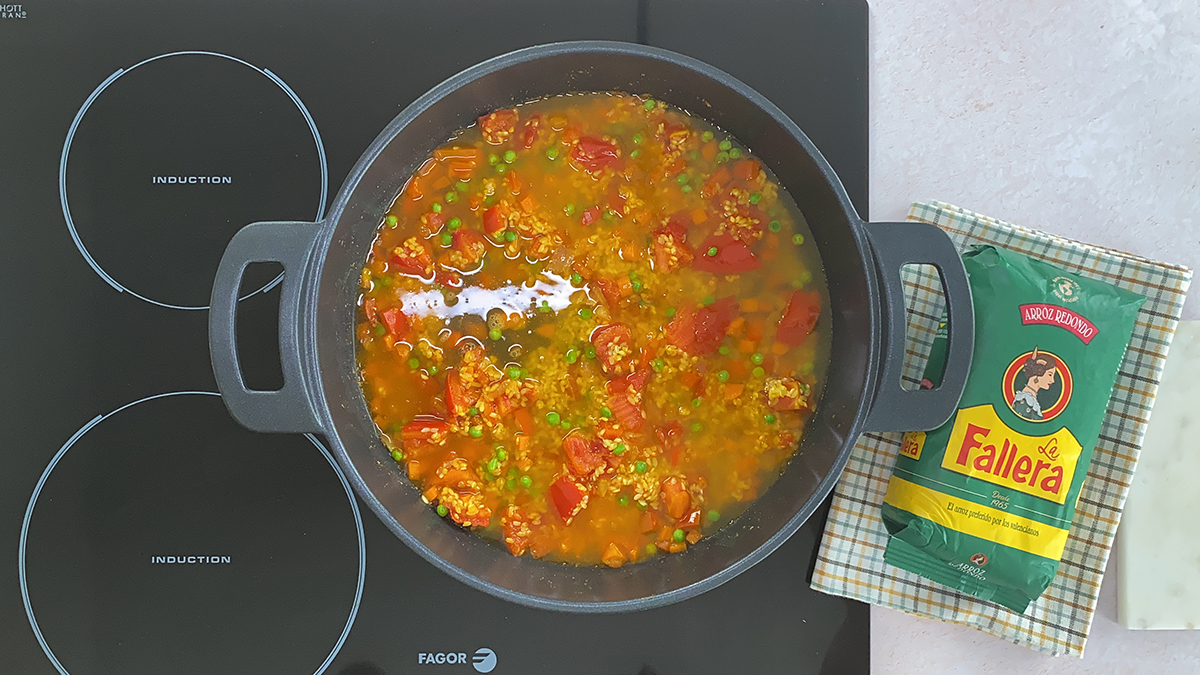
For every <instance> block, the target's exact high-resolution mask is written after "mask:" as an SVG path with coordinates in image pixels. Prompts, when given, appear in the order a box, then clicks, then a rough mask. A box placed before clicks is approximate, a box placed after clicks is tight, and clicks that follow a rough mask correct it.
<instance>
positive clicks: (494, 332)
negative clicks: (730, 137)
mask: <svg viewBox="0 0 1200 675" xmlns="http://www.w3.org/2000/svg"><path fill="white" fill-rule="evenodd" d="M503 336H504V333H502V332H500V329H499V328H493V329H491V330H489V331H488V337H489V338H491V339H492V340H499V339H500V338H501V337H503Z"/></svg>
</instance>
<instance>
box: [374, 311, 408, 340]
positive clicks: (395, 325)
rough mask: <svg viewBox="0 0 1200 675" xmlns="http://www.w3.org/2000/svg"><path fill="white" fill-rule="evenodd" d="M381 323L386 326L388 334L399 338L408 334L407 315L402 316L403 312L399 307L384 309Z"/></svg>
mask: <svg viewBox="0 0 1200 675" xmlns="http://www.w3.org/2000/svg"><path fill="white" fill-rule="evenodd" d="M380 316H381V318H382V319H383V325H384V326H385V327H387V332H388V335H391V336H392V337H393V338H395V339H397V340H399V339H401V338H403V337H405V336H406V335H408V317H407V316H404V312H401V311H400V308H398V307H393V308H391V309H389V310H386V311H384V312H383V313H382V314H381V315H380Z"/></svg>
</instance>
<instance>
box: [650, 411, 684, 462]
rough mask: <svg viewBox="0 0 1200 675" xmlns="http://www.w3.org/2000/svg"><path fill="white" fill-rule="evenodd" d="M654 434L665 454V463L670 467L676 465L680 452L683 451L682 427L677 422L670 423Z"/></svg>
mask: <svg viewBox="0 0 1200 675" xmlns="http://www.w3.org/2000/svg"><path fill="white" fill-rule="evenodd" d="M655 434H656V435H657V436H658V442H659V443H662V446H663V449H664V450H665V451H666V453H667V461H668V462H670V463H671V464H672V465H675V464H678V463H679V454H680V451H681V450H683V425H682V424H680V423H679V422H678V421H671V422H670V423H668V424H667V425H665V426H662V427H659V428H658V430H656V431H655Z"/></svg>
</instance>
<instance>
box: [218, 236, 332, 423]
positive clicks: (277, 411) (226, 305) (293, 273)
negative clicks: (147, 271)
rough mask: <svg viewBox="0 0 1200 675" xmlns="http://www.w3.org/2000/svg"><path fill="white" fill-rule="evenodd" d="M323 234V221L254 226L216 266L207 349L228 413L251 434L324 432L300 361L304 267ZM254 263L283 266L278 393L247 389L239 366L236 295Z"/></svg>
mask: <svg viewBox="0 0 1200 675" xmlns="http://www.w3.org/2000/svg"><path fill="white" fill-rule="evenodd" d="M319 230H320V223H304V222H263V223H251V224H250V225H247V226H245V227H243V228H242V229H240V230H238V232H237V234H235V235H233V238H232V239H230V240H229V245H228V246H226V247H225V253H224V255H222V256H221V263H220V265H218V266H217V276H216V278H215V279H214V281H213V291H212V300H211V303H210V306H209V310H208V345H209V353H210V354H211V357H212V367H213V374H214V375H215V376H216V378H217V389H218V390H219V391H220V392H221V398H222V400H224V401H225V407H226V408H228V409H229V413H230V414H231V415H233V418H234V419H235V420H237V421H238V422H240V423H241V424H242V426H245V427H246V428H248V429H251V430H253V431H270V432H288V433H308V432H319V431H321V427H320V425H319V424H318V423H317V417H316V414H315V413H314V412H313V409H312V405H311V403H310V402H309V400H308V394H307V393H306V392H305V386H304V375H303V372H304V371H303V369H302V367H301V358H300V299H301V290H302V288H303V285H304V269H305V266H306V265H307V264H308V257H309V254H310V253H311V251H312V248H313V244H314V242H315V241H316V237H317V232H318V231H319ZM254 262H278V263H280V264H282V265H283V284H282V288H281V290H280V297H279V361H280V366H281V367H282V369H283V387H282V388H281V389H279V390H277V391H258V390H254V389H248V388H247V387H246V383H245V381H244V380H243V378H242V369H241V366H240V364H239V362H238V354H237V323H236V321H237V303H238V292H239V290H240V289H241V285H242V275H243V274H244V273H245V271H246V266H247V265H249V264H250V263H254Z"/></svg>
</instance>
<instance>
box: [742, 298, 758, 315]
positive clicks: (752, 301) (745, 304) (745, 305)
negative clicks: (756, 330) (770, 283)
mask: <svg viewBox="0 0 1200 675" xmlns="http://www.w3.org/2000/svg"><path fill="white" fill-rule="evenodd" d="M741 304H742V311H743V312H757V311H758V298H746V299H745V300H742V303H741Z"/></svg>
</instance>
